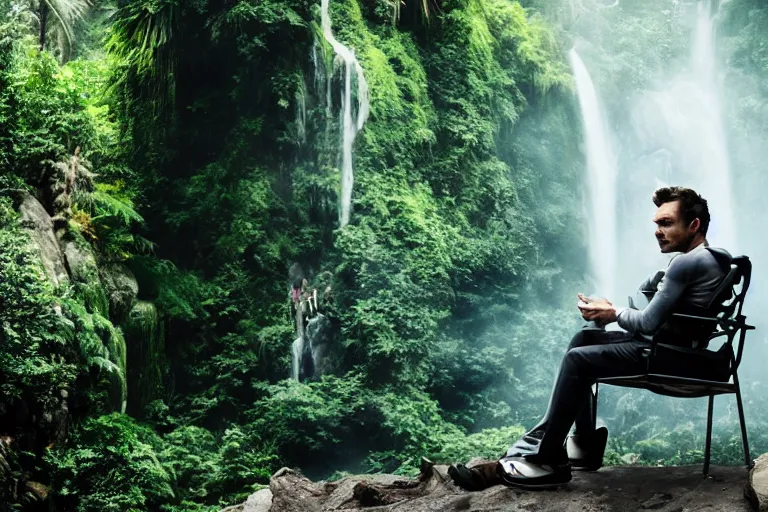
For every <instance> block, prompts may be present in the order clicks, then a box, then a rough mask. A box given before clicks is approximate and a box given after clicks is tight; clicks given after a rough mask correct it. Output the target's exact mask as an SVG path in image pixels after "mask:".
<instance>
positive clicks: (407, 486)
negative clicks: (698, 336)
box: [222, 454, 768, 512]
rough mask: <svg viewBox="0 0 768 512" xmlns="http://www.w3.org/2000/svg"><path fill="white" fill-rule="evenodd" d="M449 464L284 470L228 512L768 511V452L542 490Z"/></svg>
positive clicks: (581, 477)
mask: <svg viewBox="0 0 768 512" xmlns="http://www.w3.org/2000/svg"><path fill="white" fill-rule="evenodd" d="M447 469H448V467H447V466H441V465H432V464H427V465H425V466H424V467H423V469H422V474H421V475H420V476H419V477H418V478H416V479H404V478H402V477H397V476H393V475H372V476H355V477H347V478H344V479H342V480H339V481H336V482H312V481H311V480H309V479H307V478H305V477H304V476H302V475H301V474H300V473H298V472H296V471H293V470H291V469H288V468H283V469H281V470H280V471H278V472H277V473H275V474H274V476H272V479H271V481H270V484H269V489H263V490H261V491H258V492H256V493H254V494H253V495H251V496H250V497H249V498H248V501H246V502H245V503H243V504H242V505H237V506H234V507H228V508H226V509H224V510H223V511H222V512H225V511H226V512H330V511H336V510H366V511H371V512H373V511H376V512H385V511H386V512H395V511H397V512H427V511H429V512H438V511H439V512H452V511H457V512H458V511H467V512H491V511H494V512H502V511H503V512H514V511H526V512H531V511H542V512H549V511H552V512H571V511H573V512H575V511H578V512H597V511H600V512H613V511H617V512H618V511H622V512H623V511H630V510H639V511H642V510H654V511H659V512H687V511H694V510H702V511H704V510H706V511H709V512H740V511H749V510H758V511H760V512H765V511H768V454H766V455H763V456H762V457H760V458H759V459H758V460H757V462H756V464H755V467H754V469H752V470H751V471H749V472H748V471H747V470H746V469H744V468H743V467H723V466H714V467H712V468H711V469H710V472H709V476H708V477H706V478H705V477H703V476H702V474H701V466H680V467H640V466H614V467H608V468H603V469H601V470H600V471H598V472H596V473H574V477H573V480H572V481H571V482H570V483H569V484H567V485H565V486H562V487H560V488H558V489H554V490H541V491H523V490H516V489H509V488H506V487H503V486H495V487H491V488H489V489H486V490H484V491H481V492H472V493H470V492H466V491H463V490H462V489H459V488H457V487H456V486H454V485H453V483H452V482H451V480H450V478H449V477H448V476H447Z"/></svg>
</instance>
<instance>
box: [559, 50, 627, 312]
mask: <svg viewBox="0 0 768 512" xmlns="http://www.w3.org/2000/svg"><path fill="white" fill-rule="evenodd" d="M569 57H570V61H571V67H572V68H573V74H574V77H575V79H576V88H577V91H578V95H579V104H580V106H581V115H582V118H583V123H584V143H585V147H586V152H587V185H588V190H589V207H588V213H587V217H588V220H589V222H588V230H589V261H590V265H591V269H592V277H593V278H594V279H595V280H596V290H595V291H596V292H597V295H599V296H601V297H608V298H611V297H614V291H615V290H614V280H615V276H616V250H617V249H616V160H615V158H614V155H613V151H612V150H611V144H610V141H609V138H608V133H607V131H606V128H605V122H604V119H603V114H602V112H601V111H600V104H599V102H598V100H597V92H596V91H595V86H594V84H593V83H592V79H591V78H590V76H589V72H588V71H587V68H586V66H584V62H582V60H581V58H580V57H579V54H578V53H576V50H575V49H572V50H571V51H570V53H569Z"/></svg>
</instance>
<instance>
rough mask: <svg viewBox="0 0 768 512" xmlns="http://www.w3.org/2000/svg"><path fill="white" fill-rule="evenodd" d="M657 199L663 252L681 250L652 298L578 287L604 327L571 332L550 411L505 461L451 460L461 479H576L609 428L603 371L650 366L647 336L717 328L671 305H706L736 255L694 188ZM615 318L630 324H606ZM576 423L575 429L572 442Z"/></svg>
mask: <svg viewBox="0 0 768 512" xmlns="http://www.w3.org/2000/svg"><path fill="white" fill-rule="evenodd" d="M653 202H654V204H655V205H656V206H657V207H658V210H657V211H656V214H655V216H654V219H653V222H654V223H656V225H657V229H656V239H657V241H658V244H659V247H660V249H661V252H662V253H672V252H679V253H681V254H680V255H678V256H676V257H674V258H673V259H672V261H671V262H670V263H669V266H668V268H667V270H666V272H665V273H664V275H663V277H662V278H661V280H659V277H661V276H660V275H659V274H657V275H656V276H653V277H651V278H649V279H648V280H646V282H645V283H643V285H642V286H641V290H643V291H649V289H650V292H651V293H653V298H652V300H651V301H650V303H649V304H648V306H647V307H646V308H645V309H644V310H642V311H638V310H636V309H629V308H617V307H615V306H614V305H613V304H612V303H611V302H609V301H608V300H606V299H592V298H590V297H587V296H585V295H583V294H581V293H579V294H578V298H579V303H578V308H579V311H580V312H581V315H582V317H583V318H584V319H585V320H588V321H590V322H593V323H594V324H596V325H597V326H598V327H597V328H595V327H585V328H584V329H583V330H581V331H580V332H578V333H577V334H576V335H575V336H574V337H573V339H572V340H571V343H570V345H569V346H568V351H567V352H566V354H565V356H564V358H563V361H562V363H561V365H560V372H559V375H558V377H557V380H556V382H555V385H554V388H553V390H552V395H551V397H550V402H549V406H548V408H547V412H546V414H545V416H544V418H543V419H542V420H541V421H540V422H539V424H538V425H536V426H535V427H534V428H533V429H531V430H530V431H529V432H528V433H526V434H525V435H524V436H523V438H522V439H520V440H519V441H518V442H516V443H515V444H514V445H513V446H512V447H511V448H510V449H509V450H508V451H507V455H506V456H505V457H503V458H502V459H501V460H500V461H499V462H497V463H493V464H491V465H486V466H482V467H477V468H472V469H468V468H466V467H464V466H463V465H457V466H451V468H450V471H449V473H450V474H451V476H452V478H453V480H454V481H455V482H456V483H457V484H458V485H460V486H462V487H464V488H466V489H470V490H473V489H480V488H483V487H487V486H488V485H494V484H495V483H501V482H503V483H505V484H507V485H510V486H516V487H542V486H552V485H558V484H562V483H565V482H568V481H570V479H571V468H572V466H573V467H580V468H583V469H593V470H594V469H598V468H599V467H600V465H601V464H602V456H603V452H604V450H605V444H606V440H607V435H608V432H607V429H605V428H604V427H603V428H601V429H597V430H596V429H595V425H594V416H593V413H592V411H591V403H592V390H591V386H592V385H593V384H594V383H595V382H596V380H597V379H599V378H604V377H619V376H623V375H637V374H643V373H645V371H646V368H647V366H646V365H647V359H646V358H645V357H644V351H645V350H646V349H648V348H649V347H650V341H649V340H648V338H649V337H653V338H654V339H656V340H657V341H663V342H664V343H671V344H676V345H683V346H687V347H695V346H697V343H698V342H699V341H700V340H702V339H703V340H706V339H707V335H708V334H710V333H711V332H712V330H713V329H714V326H712V325H707V326H705V327H704V328H701V327H700V326H693V327H692V326H691V325H686V324H684V323H682V322H683V320H679V319H677V318H672V317H671V315H672V313H684V314H699V315H701V314H702V312H706V310H707V308H708V307H709V306H710V304H711V303H713V299H714V294H715V293H716V290H717V289H718V287H719V286H720V284H721V282H722V280H723V278H724V277H725V275H726V272H727V268H728V265H727V264H725V263H724V262H728V261H730V255H729V254H728V253H727V252H725V251H722V250H720V249H710V248H709V247H708V245H709V244H708V243H707V239H706V235H707V229H708V227H709V220H710V218H709V210H708V207H707V201H706V200H705V199H703V198H702V197H701V196H700V195H699V194H697V193H696V192H694V191H693V190H691V189H687V188H682V187H667V188H661V189H659V190H657V191H656V192H655V193H654V195H653ZM654 287H655V288H656V289H655V290H653V288H654ZM715 302H717V301H715ZM612 322H618V324H619V326H620V327H621V328H623V329H624V330H625V331H626V332H625V331H606V330H604V329H602V327H604V326H605V325H607V324H610V323H612ZM701 346H703V345H701ZM680 357H684V356H679V355H670V356H668V358H669V359H668V360H667V361H666V362H665V366H668V367H670V368H679V369H680V370H681V372H680V373H681V374H682V373H685V372H686V371H687V370H686V369H687V368H689V367H690V366H691V365H690V364H687V365H686V361H685V360H684V359H680ZM676 358H677V359H676ZM574 423H575V433H574V435H573V436H571V437H570V438H569V439H568V450H566V447H565V446H564V444H565V442H566V438H567V437H568V433H569V431H570V429H571V426H572V425H574ZM578 451H580V452H581V454H580V455H577V456H575V457H576V458H575V459H574V456H573V455H572V457H571V459H569V457H568V453H569V452H571V453H575V452H578Z"/></svg>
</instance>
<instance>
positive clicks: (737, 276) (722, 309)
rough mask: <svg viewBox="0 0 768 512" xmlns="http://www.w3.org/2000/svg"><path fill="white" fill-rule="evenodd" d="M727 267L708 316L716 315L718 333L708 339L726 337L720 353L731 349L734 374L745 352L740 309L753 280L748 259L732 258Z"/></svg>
mask: <svg viewBox="0 0 768 512" xmlns="http://www.w3.org/2000/svg"><path fill="white" fill-rule="evenodd" d="M729 267H730V268H729V270H728V274H727V275H726V277H725V278H724V279H723V283H722V284H721V285H720V287H719V288H718V291H717V292H716V293H715V299H714V300H713V302H712V303H710V308H709V309H710V311H711V315H708V316H716V317H717V319H718V322H717V330H716V331H715V332H713V333H712V334H711V335H710V337H709V340H710V341H711V340H712V339H714V338H718V337H725V338H726V341H725V343H724V344H723V346H722V347H721V349H720V350H733V357H734V359H733V361H732V365H733V368H732V371H735V370H736V368H738V366H739V364H740V363H741V355H742V352H743V350H744V334H745V333H746V327H747V326H746V317H745V316H744V315H743V314H742V309H743V307H744V299H745V298H746V296H747V291H748V290H749V283H750V281H751V278H752V262H751V261H750V260H749V258H748V257H747V256H736V257H734V258H731V261H730V263H729ZM737 336H738V339H737V338H736V337H737ZM734 341H736V346H734Z"/></svg>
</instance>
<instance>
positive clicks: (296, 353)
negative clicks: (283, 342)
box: [291, 334, 304, 381]
mask: <svg viewBox="0 0 768 512" xmlns="http://www.w3.org/2000/svg"><path fill="white" fill-rule="evenodd" d="M291 352H292V359H291V378H292V379H293V380H295V381H298V380H299V374H300V372H301V357H302V354H303V353H304V335H303V334H302V335H301V336H299V337H298V338H296V339H295V340H293V343H292V344H291Z"/></svg>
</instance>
